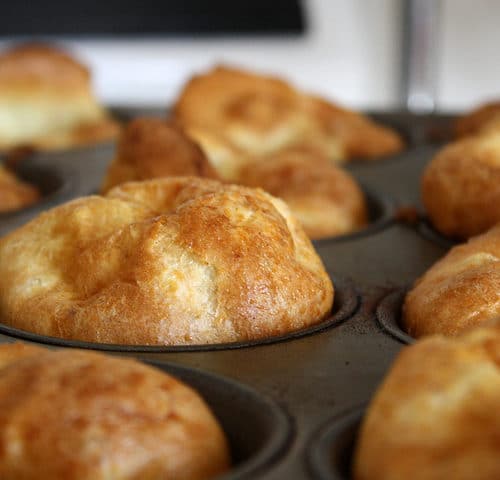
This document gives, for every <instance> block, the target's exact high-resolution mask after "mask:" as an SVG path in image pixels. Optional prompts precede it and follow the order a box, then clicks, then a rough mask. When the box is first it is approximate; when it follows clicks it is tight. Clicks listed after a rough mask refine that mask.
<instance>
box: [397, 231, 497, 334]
mask: <svg viewBox="0 0 500 480" xmlns="http://www.w3.org/2000/svg"><path fill="white" fill-rule="evenodd" d="M497 316H500V226H497V227H496V228H493V229H491V230H490V231H488V232H487V233H485V234H483V235H479V236H477V237H474V238H473V239H471V240H469V242H468V243H466V244H463V245H459V246H457V247H454V248H452V249H451V250H450V252H449V253H448V254H447V255H446V256H445V257H444V258H443V259H441V260H440V261H439V262H437V263H436V264H434V265H433V266H432V267H431V268H430V269H429V270H428V271H427V272H426V273H425V274H424V275H423V276H422V277H421V278H420V279H418V280H417V282H416V283H415V286H414V287H413V289H412V290H411V291H410V292H409V293H408V295H407V297H406V300H405V303H404V324H405V326H406V329H407V330H408V332H409V333H410V334H411V335H413V336H415V337H420V336H423V335H430V334H434V333H440V334H443V335H448V336H452V335H457V334H459V333H460V332H462V331H463V330H465V329H467V328H470V327H473V326H478V325H481V324H483V323H485V322H487V321H489V320H491V319H493V318H496V317H497Z"/></svg>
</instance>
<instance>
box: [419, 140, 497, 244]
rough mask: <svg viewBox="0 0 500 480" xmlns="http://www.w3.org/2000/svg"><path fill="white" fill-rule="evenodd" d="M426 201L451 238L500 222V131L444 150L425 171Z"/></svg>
mask: <svg viewBox="0 0 500 480" xmlns="http://www.w3.org/2000/svg"><path fill="white" fill-rule="evenodd" d="M422 200H423V203H424V206H425V208H426V210H427V213H428V215H429V218H430V220H431V222H432V224H433V225H434V226H435V228H436V229H437V230H439V231H440V232H441V233H443V234H444V235H448V236H451V237H458V238H469V237H471V236H473V235H477V234H480V233H483V232H485V231H486V230H488V229H489V228H491V227H492V226H493V225H495V224H496V223H498V222H500V208H499V206H500V130H499V131H498V132H497V133H489V134H484V135H480V136H476V137H471V138H466V139H463V140H459V141H457V142H455V143H452V144H450V145H448V146H446V147H445V148H444V149H442V150H441V151H440V152H439V153H438V154H437V155H436V157H434V159H433V160H432V161H431V162H430V163H429V165H428V166H427V168H426V169H425V171H424V174H423V177H422Z"/></svg>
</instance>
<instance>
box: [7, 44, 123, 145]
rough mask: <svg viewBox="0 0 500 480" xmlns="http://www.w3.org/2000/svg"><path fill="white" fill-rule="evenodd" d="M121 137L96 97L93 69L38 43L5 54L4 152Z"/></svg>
mask: <svg viewBox="0 0 500 480" xmlns="http://www.w3.org/2000/svg"><path fill="white" fill-rule="evenodd" d="M117 133H118V128H117V125H116V123H115V122H114V121H113V120H111V119H110V118H109V116H108V114H107V113H106V112H105V111H104V109H103V108H102V107H100V106H99V105H98V103H97V101H96V99H95V98H94V96H93V94H92V91H91V85H90V73H89V71H88V70H87V69H86V68H85V67H84V66H83V65H81V64H79V63H78V62H76V61H75V60H74V59H73V58H71V57H69V56H68V55H67V54H65V53H63V52H62V51H60V50H58V49H56V48H54V47H50V46H47V45H39V44H26V45H21V46H17V47H14V48H11V49H10V50H6V51H4V52H2V53H1V54H0V151H2V150H3V151H5V150H10V149H13V148H15V147H18V146H25V145H29V146H31V147H34V148H37V149H44V150H45V149H48V150H50V149H59V148H68V147H73V146H76V145H82V144H88V143H96V142H100V141H103V140H109V139H112V138H114V137H115V136H116V134H117Z"/></svg>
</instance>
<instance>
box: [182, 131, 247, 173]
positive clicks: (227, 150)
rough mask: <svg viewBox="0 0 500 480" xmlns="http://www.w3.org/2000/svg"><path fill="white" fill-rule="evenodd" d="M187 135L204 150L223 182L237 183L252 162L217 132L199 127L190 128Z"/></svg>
mask: <svg viewBox="0 0 500 480" xmlns="http://www.w3.org/2000/svg"><path fill="white" fill-rule="evenodd" d="M186 133H187V135H188V136H189V137H190V138H191V139H193V140H194V141H195V142H196V143H197V144H198V145H199V146H200V147H201V148H202V150H203V152H204V153H205V155H206V156H207V157H208V159H209V160H210V163H211V164H212V165H213V166H214V167H215V169H216V170H217V173H218V174H219V176H220V177H221V178H222V179H223V180H226V181H228V182H236V183H237V182H238V180H239V178H240V170H241V169H242V168H243V167H244V166H245V165H248V164H249V163H251V162H252V157H250V156H249V155H247V154H246V153H244V152H243V151H242V150H240V149H239V148H237V147H235V146H234V145H232V144H231V143H230V142H228V141H227V140H226V139H224V138H223V137H222V136H221V135H220V134H217V133H216V132H215V131H212V130H208V129H206V128H201V127H198V126H197V127H190V128H188V129H187V130H186Z"/></svg>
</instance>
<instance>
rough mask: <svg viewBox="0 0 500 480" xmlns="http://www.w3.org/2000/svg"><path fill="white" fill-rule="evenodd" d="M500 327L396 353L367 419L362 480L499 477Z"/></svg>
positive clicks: (358, 474)
mask: <svg viewBox="0 0 500 480" xmlns="http://www.w3.org/2000/svg"><path fill="white" fill-rule="evenodd" d="M499 403H500V327H499V326H498V324H497V325H496V326H491V327H488V328H476V329H473V331H471V332H470V333H468V334H467V335H464V336H460V337H456V338H453V339H451V338H443V337H441V336H435V337H431V338H427V339H425V340H422V341H420V342H417V343H416V344H415V345H413V346H411V347H407V348H405V349H404V350H403V352H402V353H401V354H400V355H399V357H398V358H397V360H396V362H395V364H394V365H393V367H392V368H391V370H390V372H389V374H388V375H387V377H386V379H385V380H384V382H383V384H382V386H381V387H380V388H379V389H378V392H377V393H376V395H375V398H374V399H373V401H372V403H371V405H370V407H369V410H368V413H367V415H366V417H365V419H364V421H363V425H362V428H361V433H360V436H359V441H358V445H357V449H356V454H355V461H354V479H355V480H401V479H405V478H406V479H412V480H443V479H453V480H493V479H497V478H500V462H499V452H500V415H498V405H499Z"/></svg>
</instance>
